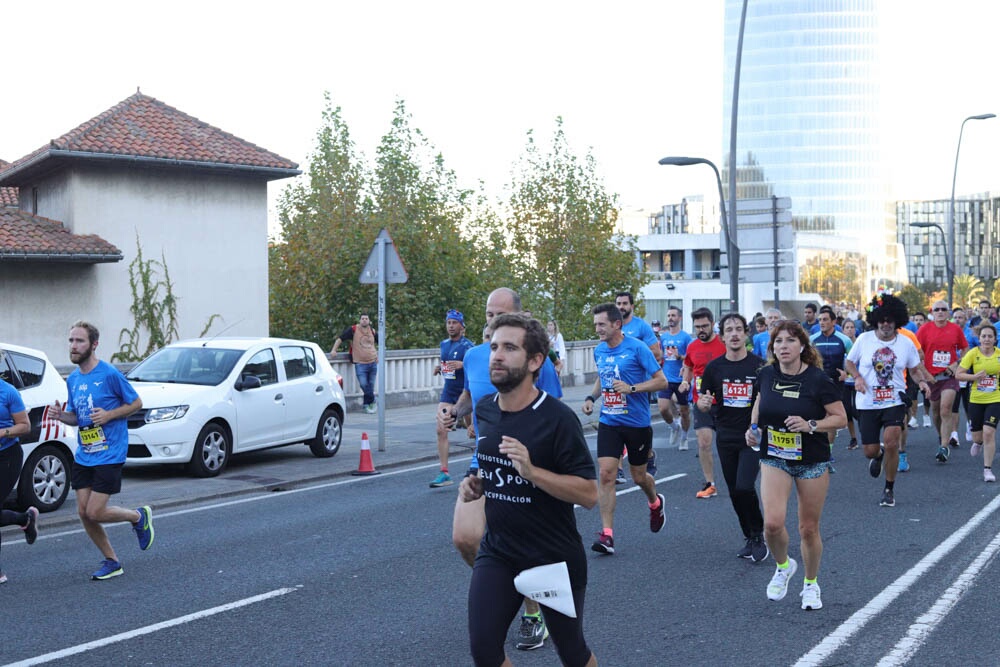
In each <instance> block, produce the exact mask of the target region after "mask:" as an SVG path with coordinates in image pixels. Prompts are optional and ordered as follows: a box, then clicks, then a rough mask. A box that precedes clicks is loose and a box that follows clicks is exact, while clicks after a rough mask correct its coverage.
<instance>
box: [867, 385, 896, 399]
mask: <svg viewBox="0 0 1000 667" xmlns="http://www.w3.org/2000/svg"><path fill="white" fill-rule="evenodd" d="M892 390H893V387H891V386H886V385H880V386H876V387H872V403H894V402H895V401H896V397H895V396H894V395H893V393H892Z"/></svg>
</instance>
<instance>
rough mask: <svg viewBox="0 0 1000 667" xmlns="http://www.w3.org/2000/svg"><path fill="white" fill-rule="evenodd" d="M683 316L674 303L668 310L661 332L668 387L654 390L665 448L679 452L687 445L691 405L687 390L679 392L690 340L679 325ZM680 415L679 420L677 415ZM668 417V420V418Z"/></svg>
mask: <svg viewBox="0 0 1000 667" xmlns="http://www.w3.org/2000/svg"><path fill="white" fill-rule="evenodd" d="M682 320H683V315H682V313H681V309H680V308H679V307H677V306H671V307H670V308H668V309H667V328H666V329H665V330H663V331H661V332H660V346H661V347H662V348H663V375H664V377H666V379H667V388H666V389H665V390H664V391H661V392H658V393H657V397H658V400H657V403H658V406H657V407H659V409H660V416H661V417H663V421H664V422H666V423H667V424H669V426H668V430H669V431H670V440H669V442H668V443H667V446H668V447H671V448H672V447H676V448H677V449H679V450H680V451H685V450H687V448H688V444H687V439H688V431H690V430H691V408H690V407H689V403H688V395H689V394H690V393H691V392H690V391H683V392H682V391H680V384H681V382H682V381H683V380H684V378H683V377H682V374H683V368H684V355H686V354H687V348H688V345H690V343H691V334H689V333H688V332H687V331H684V330H683V329H682V328H681V321H682ZM677 415H680V419H679V420H678V419H677V418H676V417H677ZM668 417H669V419H668Z"/></svg>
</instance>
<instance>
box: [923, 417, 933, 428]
mask: <svg viewBox="0 0 1000 667" xmlns="http://www.w3.org/2000/svg"><path fill="white" fill-rule="evenodd" d="M930 427H931V416H930V415H924V428H930Z"/></svg>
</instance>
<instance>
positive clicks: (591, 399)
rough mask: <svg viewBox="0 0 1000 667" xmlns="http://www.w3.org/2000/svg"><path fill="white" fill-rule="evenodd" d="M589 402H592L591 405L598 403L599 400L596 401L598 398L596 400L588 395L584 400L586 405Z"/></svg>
mask: <svg viewBox="0 0 1000 667" xmlns="http://www.w3.org/2000/svg"><path fill="white" fill-rule="evenodd" d="M587 401H590V402H591V403H596V402H597V399H596V398H594V397H593V396H590V395H589V394H588V395H587V396H584V398H583V402H584V403H586V402H587Z"/></svg>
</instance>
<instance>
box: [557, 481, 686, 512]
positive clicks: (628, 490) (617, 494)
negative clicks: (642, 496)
mask: <svg viewBox="0 0 1000 667" xmlns="http://www.w3.org/2000/svg"><path fill="white" fill-rule="evenodd" d="M681 477H687V473H686V472H680V473H677V474H676V475H670V476H669V477H661V478H660V479H658V480H656V481H657V482H672V481H674V480H675V479H680V478H681ZM641 490H642V487H641V486H638V485H636V486H633V487H631V488H628V489H622V490H621V491H615V496H624V495H625V494H626V493H635V492H636V491H641ZM581 507H583V505H573V509H579V508H581Z"/></svg>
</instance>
